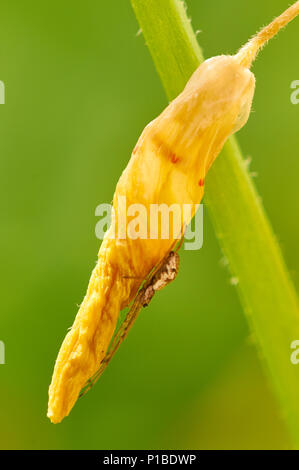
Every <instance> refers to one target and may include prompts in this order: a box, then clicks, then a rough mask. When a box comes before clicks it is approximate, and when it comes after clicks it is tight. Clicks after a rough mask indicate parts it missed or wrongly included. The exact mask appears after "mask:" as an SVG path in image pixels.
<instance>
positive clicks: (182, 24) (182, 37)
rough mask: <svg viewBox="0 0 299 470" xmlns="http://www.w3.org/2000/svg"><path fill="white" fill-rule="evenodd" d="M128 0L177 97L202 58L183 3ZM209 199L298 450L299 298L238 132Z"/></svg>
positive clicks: (215, 170) (211, 180)
mask: <svg viewBox="0 0 299 470" xmlns="http://www.w3.org/2000/svg"><path fill="white" fill-rule="evenodd" d="M131 3H132V6H133V9H134V11H135V14H136V17H137V19H138V22H139V24H140V27H141V29H142V32H143V35H144V38H145V40H146V44H147V45H148V47H149V50H150V53H151V55H152V57H153V60H154V63H155V66H156V68H157V71H158V73H159V76H160V78H161V81H162V83H163V86H164V88H165V91H166V94H167V97H168V98H169V99H170V100H172V99H173V98H175V97H176V96H177V95H178V94H179V93H180V92H181V91H182V89H183V88H184V86H185V84H186V82H187V81H188V79H189V78H190V76H191V74H192V73H193V72H194V70H195V69H196V68H197V67H198V66H199V64H200V63H201V62H202V61H203V56H202V52H201V49H200V47H199V45H198V43H197V40H196V36H195V34H194V32H193V30H192V27H191V24H190V21H189V19H188V17H187V14H186V10H185V6H184V3H183V2H182V1H179V0H131ZM277 183H278V182H277ZM205 203H206V205H207V207H208V209H209V211H210V214H211V217H212V221H213V224H214V227H215V231H216V235H217V237H218V239H219V242H220V245H221V248H222V250H223V252H224V254H225V256H226V258H227V260H228V262H229V267H230V271H231V273H232V275H233V276H234V278H235V280H236V283H237V290H238V292H239V295H240V298H241V302H242V305H243V307H244V311H245V313H246V315H247V318H248V321H249V324H250V326H251V329H252V331H253V334H254V337H255V339H256V341H257V345H258V349H259V352H260V355H261V356H262V358H263V362H264V363H265V364H267V366H268V367H267V368H266V369H267V371H268V372H270V377H271V379H272V383H273V385H274V389H275V391H276V393H277V396H278V399H279V400H280V403H281V408H282V412H283V416H284V417H285V420H286V423H287V425H288V428H289V430H290V434H291V437H292V439H293V442H294V446H295V448H299V399H298V393H299V365H298V366H296V365H293V364H292V362H291V360H290V356H291V353H292V350H291V343H292V342H293V341H294V340H296V339H299V308H298V299H297V297H296V292H295V289H294V286H293V284H292V282H291V280H290V276H289V274H288V271H287V268H286V265H285V262H284V260H283V257H282V254H281V251H280V247H279V245H278V242H277V240H276V238H275V235H274V234H273V230H272V228H271V225H270V223H269V221H268V218H267V216H266V214H265V211H264V208H263V206H262V203H261V199H260V197H259V195H258V193H257V190H256V188H255V186H254V184H253V182H252V180H251V177H250V175H249V172H248V169H247V165H246V163H245V161H244V159H243V157H242V155H241V151H240V148H239V146H238V144H237V140H236V138H234V137H233V138H230V139H229V141H228V142H227V143H226V145H225V147H224V149H223V151H222V154H221V155H220V156H219V157H218V159H217V160H216V162H215V163H214V165H213V166H212V168H211V170H210V172H209V175H208V177H207V182H206V194H205Z"/></svg>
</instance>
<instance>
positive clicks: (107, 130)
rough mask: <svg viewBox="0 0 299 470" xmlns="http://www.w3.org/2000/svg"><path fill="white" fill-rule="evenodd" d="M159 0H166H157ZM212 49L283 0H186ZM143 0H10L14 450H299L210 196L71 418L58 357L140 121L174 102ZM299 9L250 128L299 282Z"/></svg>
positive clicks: (247, 141) (3, 59) (2, 64)
mask: <svg viewBox="0 0 299 470" xmlns="http://www.w3.org/2000/svg"><path fill="white" fill-rule="evenodd" d="M161 1H163V0H161ZM187 5H188V13H189V15H190V16H191V17H192V23H193V27H194V29H195V30H201V32H200V33H199V34H198V39H199V41H200V44H201V45H202V47H203V50H204V54H205V56H206V57H209V56H212V55H217V54H220V53H233V52H235V51H236V50H237V49H238V48H239V47H240V46H241V45H242V44H243V43H244V42H245V41H246V40H247V38H248V37H250V36H251V35H252V34H253V33H254V32H255V31H256V30H257V29H259V28H260V27H261V26H262V25H264V24H266V23H267V22H268V21H269V20H271V19H272V18H273V17H274V16H275V15H276V14H279V13H280V12H281V11H282V10H283V9H285V8H286V7H287V6H288V5H289V1H287V0H264V1H263V2H261V1H258V0H252V1H251V2H250V3H248V1H247V0H227V1H226V2H223V1H220V0H218V1H215V0H209V1H205V0H188V1H187ZM138 29H139V27H138V25H137V22H136V20H135V17H134V14H133V11H132V9H131V6H130V2H129V0H116V1H111V2H97V1H95V0H85V2H83V3H82V2H73V1H72V2H71V1H69V0H65V1H64V2H61V1H59V2H58V1H57V0H52V1H51V2H44V3H41V2H38V1H32V0H28V1H27V2H21V1H14V0H10V1H8V0H6V1H3V2H1V7H0V80H3V81H4V83H5V86H6V104H5V105H2V106H0V162H1V163H0V164H1V171H0V175H1V176H0V177H1V186H0V191H1V197H0V201H1V214H2V223H1V256H2V262H1V265H2V271H1V284H0V285H1V317H0V340H2V341H4V343H5V347H6V364H5V365H1V366H0V420H1V428H0V447H1V448H2V449H10V448H12V449H154V448H155V449H167V448H168V449H177V448H199V449H213V448H232V449H237V448H243V449H245V448H267V449H275V448H290V446H291V443H290V440H289V437H288V435H287V432H286V430H285V427H284V424H283V422H282V417H281V415H282V413H281V412H280V410H279V408H278V405H277V402H276V399H275V397H274V396H273V393H272V391H271V384H270V382H269V381H268V380H267V373H266V372H265V371H264V369H263V366H262V365H261V363H260V360H259V357H258V355H257V353H256V351H255V345H254V338H253V337H252V336H251V335H250V333H249V332H248V327H247V323H246V320H245V317H244V314H243V312H242V309H241V306H240V303H239V300H238V296H237V292H236V289H235V287H233V286H232V285H231V283H230V275H229V273H228V271H227V269H226V268H225V267H224V266H223V264H224V263H223V262H221V259H222V254H221V252H220V249H219V247H218V243H217V240H216V239H215V236H214V233H213V229H212V227H211V225H210V221H209V219H208V214H207V211H205V219H204V245H203V248H202V249H201V250H200V251H198V252H196V251H195V252H194V251H190V252H182V263H181V269H180V273H179V276H178V279H177V280H176V282H175V284H173V285H171V286H169V287H168V288H167V289H165V291H162V292H161V293H160V294H159V296H157V298H155V299H154V300H153V302H152V304H151V306H150V307H149V309H147V310H146V311H144V312H142V314H141V315H140V317H139V319H138V321H137V323H136V325H135V326H134V328H133V330H132V331H131V333H130V335H129V338H128V340H127V341H126V342H125V343H124V344H123V345H122V347H121V349H120V351H119V353H118V354H117V356H116V357H115V358H114V360H113V362H112V363H111V365H110V367H109V368H108V369H107V370H106V372H105V374H104V376H103V377H102V379H101V380H100V382H98V384H97V386H96V387H95V388H94V389H93V390H92V391H91V392H89V393H88V394H87V395H86V396H85V397H84V398H83V399H80V400H79V401H78V403H77V405H76V406H75V408H74V409H73V411H72V413H71V415H70V416H69V417H68V418H67V419H66V420H65V421H64V422H63V423H62V424H59V425H53V424H50V422H49V420H48V419H47V418H46V406H47V389H48V385H49V382H50V378H51V374H52V370H53V364H54V361H55V358H56V355H57V352H58V349H59V346H60V344H61V341H62V340H63V338H64V336H65V333H66V330H67V328H68V327H69V326H71V324H72V322H73V319H74V316H75V314H76V312H77V305H78V304H79V303H80V302H81V300H82V298H83V296H84V294H85V290H86V286H87V283H88V279H89V276H90V273H91V270H92V268H93V266H94V264H95V261H96V256H97V251H98V248H99V240H97V239H96V237H95V234H94V229H95V224H96V222H97V220H98V219H97V218H96V217H95V215H94V211H95V208H96V206H97V205H98V204H100V203H102V202H110V201H111V199H112V195H113V191H114V188H115V184H116V182H117V180H118V177H119V175H120V173H121V172H122V170H123V169H124V167H125V166H126V164H127V162H128V159H129V156H130V153H131V151H132V148H133V147H134V144H135V142H136V141H137V138H138V136H139V134H140V133H141V131H142V129H143V128H144V126H145V125H146V124H147V123H148V122H149V121H150V120H151V119H153V118H154V117H155V116H156V115H157V114H159V113H160V112H161V110H162V109H163V108H164V107H165V105H166V104H167V101H166V98H165V96H164V92H163V89H162V86H161V84H160V82H159V78H158V76H157V75H156V72H155V68H154V66H153V63H152V61H151V58H150V56H149V53H148V51H147V49H146V47H145V44H144V39H143V37H142V35H137V34H136V33H137V31H138ZM298 34H299V23H298V21H297V22H296V21H295V22H293V23H292V24H291V25H289V27H288V28H287V29H286V30H285V31H284V32H282V33H281V34H280V35H279V37H278V38H277V39H276V40H275V41H272V42H271V44H270V45H269V46H268V47H267V48H266V49H265V50H264V51H263V52H262V54H261V55H260V57H259V59H258V61H257V62H256V64H255V66H254V72H255V74H256V77H257V89H256V95H255V100H254V109H253V113H252V114H251V117H250V120H249V122H248V124H247V126H246V127H245V128H244V129H243V130H242V131H241V132H240V134H239V141H240V143H241V147H242V149H243V152H244V154H245V155H246V156H250V157H252V164H251V168H252V171H253V172H256V173H257V177H256V185H257V187H258V189H259V191H260V193H261V195H262V198H263V202H264V205H265V207H266V210H267V212H268V214H269V216H270V219H271V221H272V224H273V226H274V230H275V232H276V234H277V236H278V238H279V241H280V244H281V247H282V250H283V252H284V255H285V258H286V261H287V264H288V267H289V269H290V271H291V273H292V276H293V279H294V282H295V284H296V286H297V287H298V274H297V273H296V270H298V266H299V251H298V249H297V248H298V245H297V240H298V230H299V220H298V217H297V214H298V212H299V200H298V197H297V184H298V183H297V175H298V171H299V159H298V116H299V105H297V106H295V105H292V104H291V102H290V94H291V89H290V84H291V82H292V81H293V80H296V79H297V80H298V79H299V70H298V55H297V46H296V47H295V44H298Z"/></svg>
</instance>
